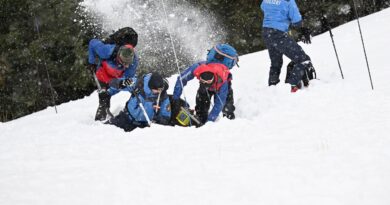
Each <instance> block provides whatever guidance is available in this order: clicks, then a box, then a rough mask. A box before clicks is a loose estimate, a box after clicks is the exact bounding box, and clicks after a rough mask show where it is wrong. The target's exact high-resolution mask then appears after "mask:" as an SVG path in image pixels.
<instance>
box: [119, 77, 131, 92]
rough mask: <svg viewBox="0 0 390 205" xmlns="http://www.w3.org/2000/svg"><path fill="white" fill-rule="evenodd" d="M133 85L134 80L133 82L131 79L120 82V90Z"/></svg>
mask: <svg viewBox="0 0 390 205" xmlns="http://www.w3.org/2000/svg"><path fill="white" fill-rule="evenodd" d="M133 84H134V82H133V80H131V79H130V78H126V79H124V80H121V81H120V82H119V88H120V89H123V88H126V87H128V86H132V85H133Z"/></svg>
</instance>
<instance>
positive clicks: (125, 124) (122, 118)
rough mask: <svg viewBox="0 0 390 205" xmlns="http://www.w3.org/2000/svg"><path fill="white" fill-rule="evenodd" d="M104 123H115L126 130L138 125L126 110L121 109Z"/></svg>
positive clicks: (128, 130)
mask: <svg viewBox="0 0 390 205" xmlns="http://www.w3.org/2000/svg"><path fill="white" fill-rule="evenodd" d="M105 124H110V125H115V126H117V127H120V128H122V129H123V130H124V131H126V132H130V131H132V130H134V129H135V128H137V127H138V126H137V125H135V124H134V123H133V121H132V120H131V119H130V117H129V114H128V112H127V111H121V112H120V113H119V114H118V115H117V116H115V117H113V118H111V119H110V120H109V121H107V122H106V123H105Z"/></svg>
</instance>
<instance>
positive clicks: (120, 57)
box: [117, 44, 134, 67]
mask: <svg viewBox="0 0 390 205" xmlns="http://www.w3.org/2000/svg"><path fill="white" fill-rule="evenodd" d="M133 59H134V48H133V46H131V45H129V44H128V45H124V46H121V47H120V48H119V50H118V53H117V61H118V63H120V64H121V65H123V66H124V67H128V66H129V65H131V64H132V63H133Z"/></svg>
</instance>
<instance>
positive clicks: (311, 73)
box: [285, 61, 317, 86]
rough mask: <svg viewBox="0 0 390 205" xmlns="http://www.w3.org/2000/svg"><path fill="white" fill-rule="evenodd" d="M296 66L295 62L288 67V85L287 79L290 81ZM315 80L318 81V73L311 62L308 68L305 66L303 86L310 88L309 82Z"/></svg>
mask: <svg viewBox="0 0 390 205" xmlns="http://www.w3.org/2000/svg"><path fill="white" fill-rule="evenodd" d="M294 66H295V63H294V62H293V61H291V62H290V63H289V64H288V65H287V73H286V80H285V82H286V83H287V79H289V78H290V76H291V75H292V74H291V73H292V70H293V68H294ZM313 79H317V73H316V70H315V69H314V66H313V64H312V63H311V62H309V63H308V64H307V66H305V74H304V75H303V77H302V81H303V85H304V86H308V85H309V81H310V80H313Z"/></svg>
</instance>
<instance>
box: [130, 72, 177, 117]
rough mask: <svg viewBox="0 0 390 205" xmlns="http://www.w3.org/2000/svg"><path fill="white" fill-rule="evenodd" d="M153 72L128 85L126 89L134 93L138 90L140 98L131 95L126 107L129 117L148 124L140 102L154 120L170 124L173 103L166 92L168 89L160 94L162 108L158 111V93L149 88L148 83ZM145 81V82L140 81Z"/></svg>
mask: <svg viewBox="0 0 390 205" xmlns="http://www.w3.org/2000/svg"><path fill="white" fill-rule="evenodd" d="M150 77H151V74H147V75H145V76H144V77H143V78H139V79H138V80H136V79H135V78H133V80H134V82H135V83H134V84H133V85H132V86H129V87H127V88H126V89H124V90H127V91H130V92H132V93H133V91H134V90H136V91H137V95H138V99H139V101H138V99H137V97H136V96H134V95H133V94H132V95H131V97H130V99H129V101H127V104H126V107H127V110H128V113H129V118H130V120H131V121H133V122H135V123H138V124H139V123H141V124H146V123H147V120H146V117H145V115H144V113H143V111H142V109H141V107H140V106H139V102H141V103H142V105H143V106H144V107H145V111H146V113H147V115H148V117H149V119H150V120H153V121H155V122H157V123H159V124H169V122H170V118H171V104H170V101H169V97H168V95H167V94H166V91H163V92H162V93H161V96H160V101H159V106H160V109H159V110H158V111H157V112H156V110H155V108H153V106H154V105H157V99H158V95H157V94H153V92H152V90H151V89H150V88H149V86H148V83H149V80H150ZM139 81H143V82H139Z"/></svg>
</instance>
